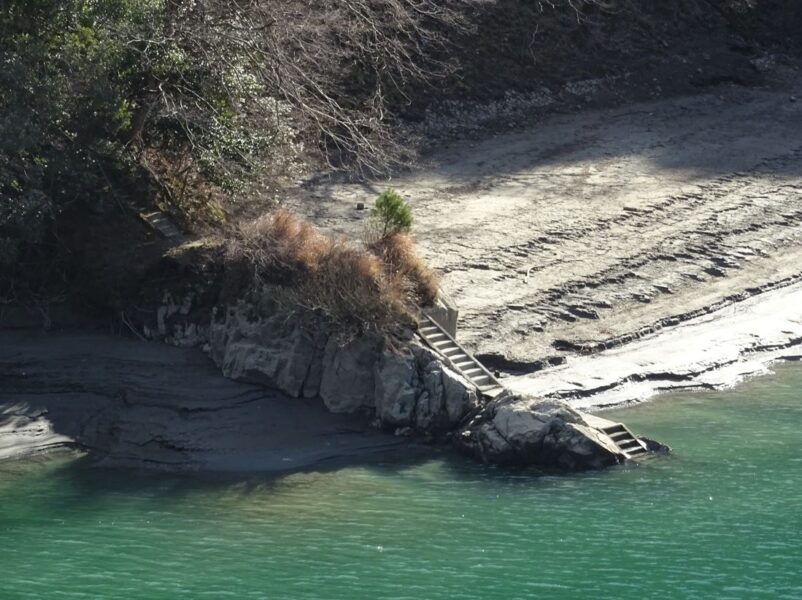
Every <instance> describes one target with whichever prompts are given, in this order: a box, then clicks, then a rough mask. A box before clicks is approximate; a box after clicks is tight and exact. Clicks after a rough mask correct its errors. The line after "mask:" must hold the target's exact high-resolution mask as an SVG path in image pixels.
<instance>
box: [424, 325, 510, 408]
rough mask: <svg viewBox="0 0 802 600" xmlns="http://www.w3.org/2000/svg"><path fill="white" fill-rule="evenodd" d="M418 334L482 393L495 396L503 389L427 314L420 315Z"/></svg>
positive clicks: (491, 396)
mask: <svg viewBox="0 0 802 600" xmlns="http://www.w3.org/2000/svg"><path fill="white" fill-rule="evenodd" d="M418 335H419V336H420V338H421V339H422V340H423V341H424V342H425V343H426V345H428V346H429V347H430V348H432V349H433V350H434V351H435V352H437V353H438V354H440V356H442V357H443V358H444V359H445V362H446V363H447V364H448V366H449V367H450V368H451V369H453V370H454V371H456V372H457V373H459V374H460V375H462V377H464V378H465V379H467V380H468V381H470V382H471V383H473V384H474V385H475V386H476V388H477V389H478V390H479V392H480V393H481V394H482V395H484V396H488V397H490V398H495V397H496V396H498V395H499V394H500V393H501V392H502V391H503V389H504V388H503V387H502V386H501V384H500V383H499V381H498V380H497V379H496V378H495V377H494V376H493V374H492V373H491V372H490V371H488V370H487V369H486V368H485V367H484V366H483V365H482V363H480V362H479V361H478V360H476V358H474V357H473V355H472V354H470V353H469V352H468V351H467V350H465V348H463V347H462V346H460V345H459V343H458V342H457V341H456V340H455V339H454V338H452V337H451V336H450V335H449V334H448V333H447V332H446V331H445V329H443V328H442V327H440V325H438V324H437V322H436V321H435V320H434V319H432V318H431V317H429V316H428V315H423V316H422V317H421V324H420V328H419V329H418Z"/></svg>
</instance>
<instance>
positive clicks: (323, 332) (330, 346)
mask: <svg viewBox="0 0 802 600" xmlns="http://www.w3.org/2000/svg"><path fill="white" fill-rule="evenodd" d="M208 350H209V354H210V356H211V358H212V359H213V360H214V361H215V363H217V365H218V366H219V367H220V369H221V370H222V371H223V374H224V375H225V376H226V377H229V378H231V379H235V380H239V381H245V382H249V383H258V384H261V385H265V386H267V387H270V388H274V389H278V390H280V391H282V392H284V393H285V394H288V395H290V396H292V397H295V398H300V397H306V398H314V397H319V398H320V399H321V400H322V401H323V403H324V404H325V405H326V407H327V408H328V409H329V410H330V411H331V412H334V413H366V414H369V415H371V416H374V417H375V418H376V424H377V425H379V426H380V427H382V428H384V429H391V430H397V431H398V432H399V433H400V432H405V431H410V432H412V431H414V432H418V433H421V434H425V435H427V436H434V437H441V436H443V435H445V434H446V433H448V432H449V431H452V430H453V429H454V428H455V427H456V426H457V425H458V424H459V423H460V421H461V420H462V419H463V418H464V417H465V416H466V415H468V414H470V413H471V412H473V411H475V410H476V409H477V408H478V405H479V401H478V398H477V394H476V391H475V389H474V388H473V386H472V385H471V384H470V383H469V382H467V381H466V380H465V379H463V378H462V377H460V376H459V375H458V374H457V373H455V372H453V371H451V370H450V369H449V368H448V367H446V366H445V365H444V364H442V363H441V361H440V360H439V359H438V357H437V355H436V354H435V353H434V352H432V351H431V350H429V349H427V348H425V347H424V346H422V345H421V344H419V343H417V342H416V341H415V340H414V339H412V336H411V334H410V336H409V339H405V340H396V341H395V343H394V344H391V343H389V342H388V341H387V340H385V338H383V337H381V336H378V335H371V334H368V335H363V336H360V337H357V338H354V339H352V340H346V341H343V340H341V339H339V338H338V337H337V336H336V335H334V334H331V333H330V332H329V331H328V328H327V327H326V324H325V322H323V321H322V320H317V319H314V318H312V319H308V320H306V321H302V320H300V319H299V318H298V317H297V316H292V315H288V314H287V313H285V312H282V311H280V310H277V309H276V308H275V306H272V305H270V303H269V302H266V301H265V302H261V303H260V304H258V305H257V304H255V303H253V302H240V303H238V304H237V305H235V306H230V307H228V308H226V309H225V310H222V309H217V312H216V314H215V316H214V318H213V319H212V322H211V325H210V327H209V338H208Z"/></svg>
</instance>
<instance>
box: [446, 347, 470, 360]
mask: <svg viewBox="0 0 802 600" xmlns="http://www.w3.org/2000/svg"><path fill="white" fill-rule="evenodd" d="M441 352H442V353H443V354H445V355H446V356H447V357H448V358H450V359H451V360H454V359H455V357H457V356H459V357H465V358H468V356H467V355H466V354H465V353H464V352H463V351H462V350H461V349H460V348H459V347H458V346H449V347H448V348H444V349H443V350H442V351H441Z"/></svg>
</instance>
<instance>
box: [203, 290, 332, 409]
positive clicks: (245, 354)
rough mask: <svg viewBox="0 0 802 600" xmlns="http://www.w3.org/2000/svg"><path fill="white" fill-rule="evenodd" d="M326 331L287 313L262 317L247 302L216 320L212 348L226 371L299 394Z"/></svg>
mask: <svg viewBox="0 0 802 600" xmlns="http://www.w3.org/2000/svg"><path fill="white" fill-rule="evenodd" d="M321 338H322V336H321V335H320V334H317V335H315V334H312V333H309V331H308V330H307V329H305V328H303V327H301V326H300V325H299V323H298V322H297V321H295V320H294V319H291V318H290V319H288V318H287V316H286V315H281V314H276V315H273V316H269V317H262V316H258V315H257V314H255V313H254V312H253V311H252V310H251V309H249V308H248V307H246V306H244V305H240V306H237V307H232V308H229V309H228V310H227V311H226V313H225V317H224V318H223V319H222V320H221V321H220V322H216V320H215V321H214V322H213V323H212V325H211V327H210V332H209V347H210V354H211V357H212V359H213V360H214V361H215V362H216V363H217V364H218V366H220V368H221V369H222V371H223V375H225V376H226V377H228V378H230V379H235V380H237V381H247V382H249V383H259V384H262V385H266V386H267V387H271V388H275V389H279V390H281V391H282V392H284V393H285V394H288V395H290V396H293V397H295V398H298V397H300V396H302V395H303V396H307V397H308V395H309V394H312V395H313V396H315V395H317V390H309V389H306V390H305V384H307V383H308V380H309V375H310V373H311V371H312V366H313V364H314V363H315V362H316V359H317V357H318V355H319V354H320V353H321V350H322V345H321V343H322V341H323V340H322V339H321Z"/></svg>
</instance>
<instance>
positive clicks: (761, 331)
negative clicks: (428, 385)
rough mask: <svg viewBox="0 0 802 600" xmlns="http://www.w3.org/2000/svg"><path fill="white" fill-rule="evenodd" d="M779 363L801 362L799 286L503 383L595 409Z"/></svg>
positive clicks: (719, 383) (738, 377)
mask: <svg viewBox="0 0 802 600" xmlns="http://www.w3.org/2000/svg"><path fill="white" fill-rule="evenodd" d="M780 360H789V361H792V360H802V282H796V283H792V284H790V285H787V286H785V287H781V288H779V289H773V290H771V291H768V292H764V293H762V294H759V295H756V296H752V297H750V298H748V299H746V300H743V301H741V302H738V303H735V304H730V305H728V306H725V307H723V308H719V309H718V310H715V311H712V312H710V313H708V314H705V315H702V316H699V317H696V318H693V319H690V320H688V321H685V322H683V323H680V324H678V325H675V326H673V327H671V328H668V329H664V330H662V331H659V332H657V333H654V334H651V335H649V336H646V337H644V338H641V339H639V340H636V341H633V342H629V343H627V344H623V345H621V346H617V347H614V348H611V349H609V350H604V351H602V352H599V353H596V354H593V355H588V356H578V357H574V358H572V359H571V360H570V361H569V362H568V363H567V364H565V365H562V366H558V367H554V368H551V369H548V370H546V371H542V372H538V373H534V374H530V375H522V376H515V377H507V378H505V379H504V384H505V385H507V386H509V387H510V389H512V390H513V391H516V392H521V393H530V394H535V395H539V396H543V397H546V398H560V399H563V400H567V401H568V402H569V403H570V404H571V406H572V407H574V408H577V409H580V410H585V411H588V410H589V411H599V410H604V409H613V408H621V407H624V406H628V405H633V404H638V403H641V402H644V401H646V400H648V399H649V398H651V397H653V396H655V395H657V394H659V393H664V392H670V391H681V390H686V391H701V390H710V389H723V388H727V387H731V386H733V385H736V384H737V383H739V382H740V381H742V380H743V379H744V378H746V377H750V376H755V375H761V374H766V373H769V372H770V371H769V366H770V365H771V364H772V363H774V362H777V361H780Z"/></svg>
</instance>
